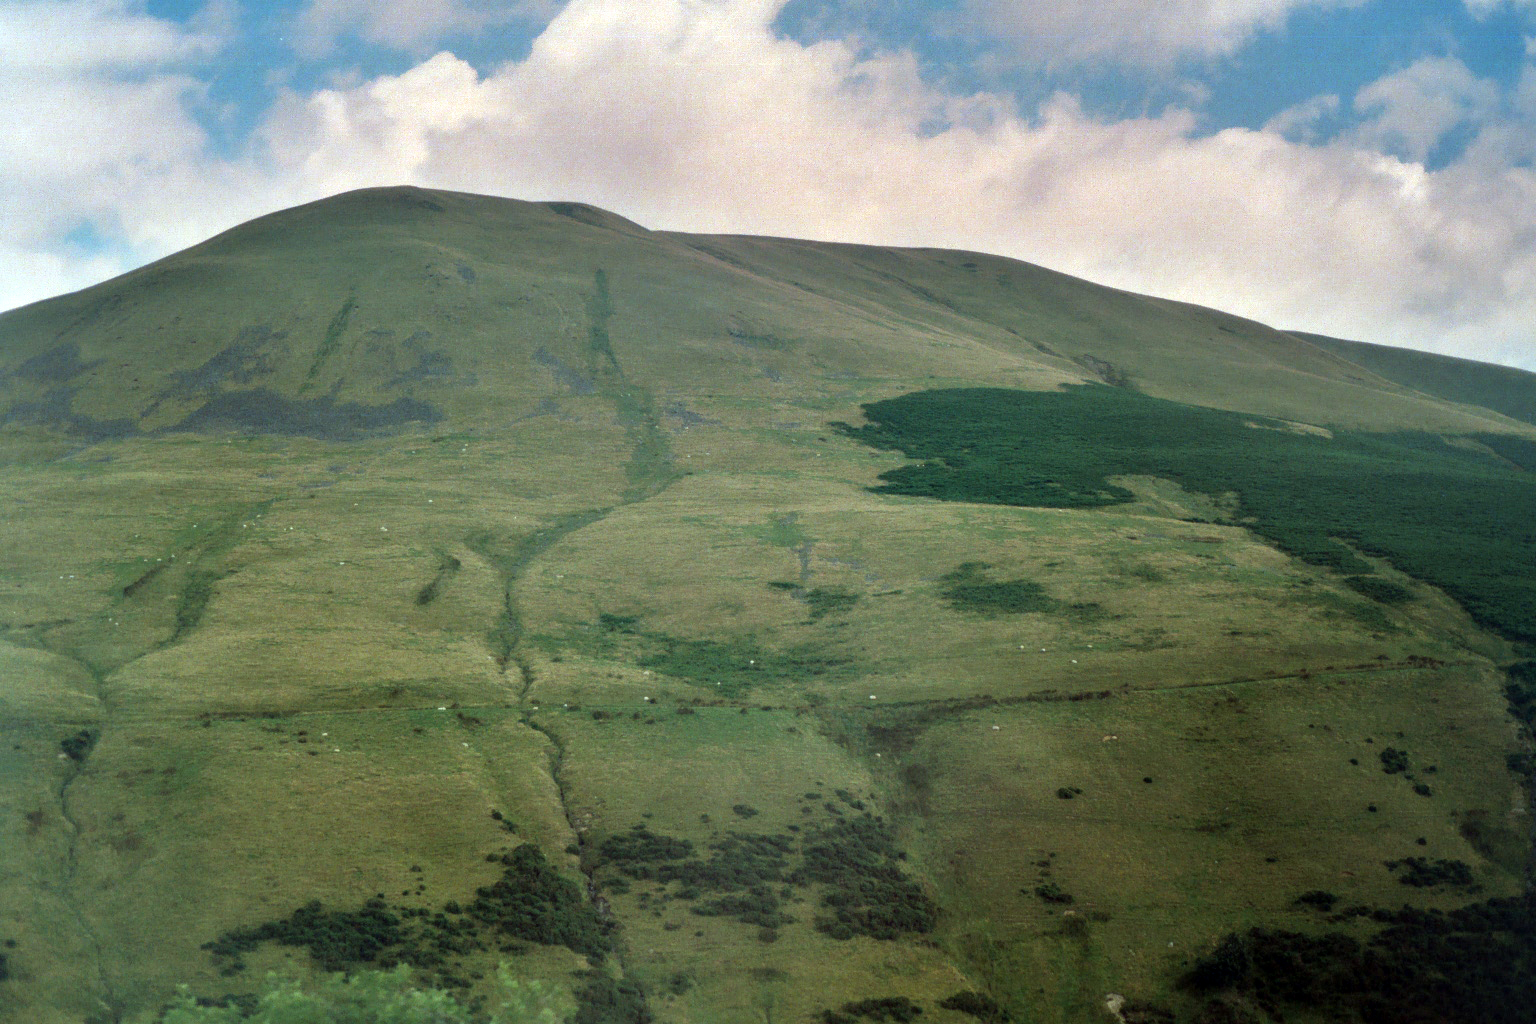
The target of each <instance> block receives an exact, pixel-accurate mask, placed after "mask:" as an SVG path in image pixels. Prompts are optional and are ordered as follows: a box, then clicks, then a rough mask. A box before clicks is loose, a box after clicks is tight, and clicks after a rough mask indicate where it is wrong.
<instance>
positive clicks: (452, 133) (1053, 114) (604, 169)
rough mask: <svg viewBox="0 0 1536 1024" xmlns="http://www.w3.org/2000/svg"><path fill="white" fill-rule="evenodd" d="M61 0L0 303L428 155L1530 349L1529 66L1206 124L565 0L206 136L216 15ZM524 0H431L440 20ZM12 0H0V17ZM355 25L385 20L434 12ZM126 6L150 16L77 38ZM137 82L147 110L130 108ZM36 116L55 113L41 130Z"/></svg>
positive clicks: (1508, 354)
mask: <svg viewBox="0 0 1536 1024" xmlns="http://www.w3.org/2000/svg"><path fill="white" fill-rule="evenodd" d="M26 6H27V7H28V8H33V7H35V6H36V5H32V4H28V5H26ZM57 6H59V7H61V8H62V7H69V8H72V9H89V10H90V11H92V12H93V13H94V15H95V16H96V17H97V19H98V20H97V21H96V22H93V23H92V24H93V25H99V29H93V30H92V32H94V33H95V34H96V37H99V38H93V40H88V39H85V38H83V37H84V36H86V35H88V34H89V33H85V32H78V33H76V34H75V35H76V39H75V42H76V44H77V45H78V48H79V52H80V53H81V56H79V57H78V58H77V63H76V64H74V65H71V64H69V63H68V62H67V61H63V62H50V63H49V64H48V66H47V67H38V68H33V69H28V68H22V69H20V70H17V69H15V68H14V67H13V66H11V65H9V64H7V63H5V62H3V61H0V67H3V68H4V70H3V71H0V88H5V87H9V88H8V90H7V91H8V92H9V93H10V94H11V95H12V96H14V97H16V98H17V99H16V102H19V103H21V104H24V105H28V106H26V107H25V109H26V110H28V111H30V112H31V113H30V114H29V115H28V116H27V117H24V118H13V117H12V116H11V115H6V120H5V122H4V123H3V124H0V198H3V199H4V200H5V202H4V204H3V207H0V237H4V238H5V239H6V240H5V241H4V242H0V262H5V263H6V264H8V265H10V266H13V267H14V266H26V267H28V268H30V269H29V271H28V272H27V273H24V274H9V275H6V277H5V280H4V282H3V286H0V287H3V288H4V289H5V290H4V291H3V292H0V306H6V305H13V304H15V303H17V302H20V301H25V300H29V299H33V298H38V297H41V296H42V295H43V294H48V293H51V292H53V291H58V290H62V289H64V288H67V287H74V286H80V285H84V284H87V283H91V282H92V281H94V280H97V279H99V278H100V277H102V276H105V273H104V270H105V269H107V268H106V267H105V266H104V265H105V264H108V263H111V262H112V260H113V259H116V260H118V261H119V262H121V263H123V264H124V266H123V267H120V268H119V269H126V265H131V264H132V263H133V262H136V261H142V259H144V258H147V257H148V256H151V255H159V254H162V253H164V252H168V251H171V250H173V249H175V248H179V247H181V246H184V245H187V244H190V243H192V242H194V241H197V240H198V239H200V238H202V237H205V236H206V235H207V234H210V233H212V232H214V231H216V230H220V229H222V228H225V227H228V226H230V225H232V224H233V223H236V222H238V221H240V220H244V219H247V218H248V217H250V216H253V215H255V214H257V213H260V212H264V211H266V210H270V209H273V208H277V207H280V206H284V205H289V204H292V203H297V202H302V201H307V200H310V199H314V198H319V197H321V196H324V195H328V194H332V193H334V192H338V191H342V190H345V189H349V188H356V187H360V186H364V185H374V184H395V183H413V184H419V185H424V186H430V187H441V188H451V189H457V190H464V191H478V192H487V193H492V194H501V195H509V196H515V197H519V198H530V199H553V198H562V199H576V200H582V201H586V202H591V203H594V204H597V205H600V206H604V207H607V208H610V209H613V210H615V211H616V212H619V213H622V214H624V215H625V216H628V217H630V218H632V219H635V220H638V221H640V222H641V223H643V224H646V225H648V226H651V227H657V228H671V229H677V230H691V231H732V232H752V233H766V234H777V235H796V236H804V237H813V238H824V239H842V240H856V241H865V242H874V243H884V244H899V245H928V246H945V247H956V248H969V249H978V250H983V251H988V252H995V253H1001V254H1004V255H1009V256H1015V257H1018V258H1021V259H1027V260H1030V261H1033V262H1038V263H1043V264H1045V265H1047V266H1051V267H1054V268H1057V269H1060V270H1064V271H1066V272H1068V273H1074V274H1079V275H1082V276H1084V277H1088V278H1090V279H1093V280H1097V281H1101V282H1104V283H1109V284H1113V285H1116V286H1119V287H1124V288H1130V289H1133V290H1137V291H1143V292H1149V293H1153V294H1158V295H1164V296H1169V297H1174V298H1180V299H1185V300H1188V301H1193V302H1198V303H1201V304H1205V305H1211V306H1216V307H1219V308H1223V309H1227V310H1229V311H1232V312H1236V313H1239V314H1242V315H1246V316H1250V317H1253V318H1255V319H1259V320H1262V321H1265V322H1267V323H1271V324H1274V325H1276V326H1281V327H1289V328H1295V329H1303V330H1314V331H1319V332H1321V333H1330V334H1335V335H1340V336H1345V337H1355V338H1361V339H1364V340H1370V341H1377V342H1383V343H1388V344H1399V345H1407V346H1412V347H1418V348H1425V349H1430V350H1435V351H1442V352H1450V353H1457V354H1466V355H1470V356H1473V357H1476V358H1484V359H1491V360H1495V361H1504V362H1510V363H1516V364H1522V365H1526V366H1528V367H1530V368H1532V369H1536V346H1533V338H1532V328H1531V325H1532V324H1536V174H1533V172H1532V169H1531V158H1532V155H1533V153H1536V69H1533V67H1531V66H1529V65H1528V66H1527V67H1526V69H1525V72H1524V77H1523V78H1522V79H1521V80H1520V82H1519V83H1518V84H1517V85H1516V86H1515V87H1513V88H1505V87H1501V86H1500V85H1498V84H1497V83H1494V82H1492V81H1489V80H1486V79H1482V78H1479V77H1478V75H1476V74H1475V73H1474V72H1473V71H1472V70H1470V69H1469V68H1468V67H1467V66H1466V65H1465V64H1463V63H1462V62H1460V61H1459V60H1457V59H1455V58H1453V57H1437V58H1428V59H1425V60H1423V61H1420V62H1417V63H1415V64H1413V65H1411V66H1409V67H1406V68H1402V69H1400V70H1398V71H1396V72H1393V73H1392V74H1389V75H1386V76H1384V77H1382V78H1381V79H1379V80H1378V81H1376V82H1374V83H1372V84H1371V85H1369V86H1368V87H1366V88H1364V89H1361V90H1359V91H1358V93H1357V94H1355V95H1353V96H1345V97H1338V96H1319V97H1316V98H1315V99H1314V100H1311V101H1308V102H1307V103H1304V104H1301V105H1298V106H1297V107H1296V108H1293V109H1292V110H1289V111H1286V112H1285V114H1284V115H1283V116H1281V117H1277V118H1275V119H1274V120H1272V121H1271V122H1270V123H1269V124H1267V125H1265V126H1264V127H1262V128H1259V129H1241V128H1231V129H1227V130H1224V131H1219V132H1216V133H1214V134H1212V133H1210V132H1208V131H1204V130H1202V129H1201V128H1200V125H1199V118H1198V117H1197V114H1196V112H1195V111H1193V110H1184V109H1177V108H1174V109H1169V110H1167V111H1165V112H1163V113H1161V114H1159V115H1157V116H1149V117H1143V118H1135V119H1128V120H1126V119H1122V120H1112V119H1107V118H1104V117H1097V116H1094V115H1092V114H1090V113H1089V112H1087V111H1086V110H1085V108H1084V106H1083V104H1082V103H1081V102H1079V101H1078V100H1077V99H1076V98H1074V97H1073V96H1071V95H1068V94H1065V93H1061V94H1057V95H1054V96H1052V97H1050V98H1049V99H1047V100H1046V101H1044V102H1043V103H1040V104H1038V105H1036V106H1033V107H1031V108H1028V109H1021V108H1020V107H1019V106H1018V104H1017V102H1016V100H1015V99H1013V98H1012V97H1011V96H1010V95H1008V94H1006V93H1003V92H988V91H974V90H972V91H965V90H956V89H953V88H949V87H946V86H944V85H942V84H936V83H934V82H933V81H931V80H930V79H929V78H927V77H925V74H924V69H923V68H922V66H921V64H920V62H919V60H918V59H917V58H916V57H915V56H914V55H913V54H912V53H911V52H908V51H906V50H901V49H898V50H891V51H880V50H878V49H871V48H870V47H869V46H868V45H867V44H866V43H863V42H856V41H854V40H852V39H840V38H828V39H823V40H820V41H816V42H812V43H802V42H797V41H794V40H791V39H787V38H784V37H782V36H781V35H779V34H778V33H777V32H776V31H775V29H774V25H775V19H776V17H777V16H778V14H779V13H780V11H781V9H782V8H783V6H784V5H783V2H782V0H648V2H646V3H644V4H639V3H626V2H620V0H572V2H570V3H568V4H566V5H565V6H564V7H562V8H560V9H559V10H558V11H557V12H556V11H552V12H551V13H550V14H549V15H548V16H549V18H550V20H549V21H548V24H547V26H545V27H544V28H543V30H542V31H541V32H540V33H539V34H538V36H537V38H536V39H535V40H534V41H533V44H532V47H531V49H530V50H529V51H528V53H527V56H526V57H525V58H524V59H521V60H516V61H510V62H507V63H504V64H501V65H499V66H494V67H489V68H482V69H479V70H477V69H476V67H474V66H472V65H471V64H470V63H468V62H467V61H466V60H464V59H461V58H460V57H459V56H456V55H455V54H453V53H451V52H447V51H444V52H438V53H435V54H432V55H431V56H428V57H424V58H422V59H420V60H419V61H417V62H415V63H413V64H412V65H411V66H410V67H409V69H408V70H405V71H404V72H403V73H400V74H394V75H375V76H372V77H358V78H357V79H356V80H355V81H353V82H352V83H351V84H349V85H346V86H336V87H332V88H323V89H310V90H297V89H294V90H289V91H285V92H282V93H281V94H279V95H278V96H277V98H276V99H275V101H274V102H273V103H272V104H271V106H270V108H269V109H268V110H267V111H266V113H265V115H264V116H263V118H262V120H261V123H260V124H259V126H258V127H257V129H256V130H255V132H254V133H253V134H252V136H251V140H250V142H249V144H248V146H247V147H246V149H245V150H244V151H242V152H239V153H237V154H235V155H233V156H229V155H222V156H221V155H218V154H215V153H214V152H212V151H211V149H210V147H209V145H208V142H207V136H206V128H205V127H203V126H202V123H201V122H200V121H199V119H198V118H197V117H195V116H194V114H195V113H196V112H197V110H198V105H199V103H201V102H203V98H202V94H201V92H200V85H199V81H198V78H197V76H196V75H195V74H194V73H190V72H189V71H188V70H187V69H188V66H189V64H190V65H195V64H196V62H197V61H198V60H199V59H206V58H207V56H208V55H211V54H215V53H216V52H217V51H218V48H219V46H220V45H221V42H220V40H221V37H220V35H219V32H218V30H217V19H216V18H213V17H212V16H211V15H210V20H209V22H208V24H209V25H210V26H212V27H205V28H195V27H188V26H181V27H177V26H171V25H167V24H165V23H161V22H157V21H156V20H155V19H153V18H149V17H148V16H147V15H145V14H143V13H142V12H141V11H138V10H137V9H136V8H134V7H133V6H132V5H130V4H127V3H126V2H117V3H112V2H108V0H91V2H89V3H80V4H62V3H60V4H58V5H57ZM518 6H519V5H511V4H502V5H492V4H478V3H470V2H469V0H440V2H438V0H432V2H427V3H424V5H423V6H422V10H423V11H425V12H426V13H425V14H423V18H424V19H426V20H428V21H432V19H436V20H435V21H433V22H432V23H433V24H438V25H439V27H441V25H442V24H447V23H452V24H458V22H457V21H456V20H455V19H460V18H470V17H486V18H490V17H491V15H492V14H493V13H494V14H496V16H497V17H500V16H502V15H504V14H506V13H507V12H508V11H511V10H512V9H513V8H514V7H518ZM984 6H985V7H988V8H989V11H987V12H983V11H982V7H984ZM1298 6H1301V4H1299V3H1296V2H1282V0H1252V2H1246V3H1245V2H1232V3H1216V2H1198V3H1197V2H1194V0H1189V2H1188V3H1182V4H1173V5H1153V4H1150V3H1146V2H1132V0H1116V2H1115V3H1111V4H1106V5H1101V8H1102V9H1100V8H1092V10H1091V13H1073V12H1081V11H1088V10H1090V8H1081V7H1078V6H1075V5H1074V6H1070V7H1069V6H1068V5H1066V4H1060V5H1053V4H1001V3H997V4H990V5H982V4H979V3H978V4H975V5H973V8H974V12H975V13H977V14H978V16H979V14H981V13H990V14H991V15H993V16H997V17H1002V16H1003V15H1005V14H1006V15H1009V16H1017V17H1023V16H1024V14H1023V13H1021V12H1025V13H1028V12H1032V13H1029V17H1040V18H1043V17H1045V16H1046V15H1047V14H1050V15H1051V17H1054V18H1057V22H1059V23H1060V25H1062V26H1065V28H1061V29H1060V31H1067V30H1068V29H1070V30H1071V31H1072V32H1076V33H1078V34H1079V35H1082V34H1083V33H1086V32H1087V31H1088V28H1091V27H1092V26H1093V25H1096V24H1099V22H1098V21H1095V19H1102V18H1106V17H1108V14H1107V13H1106V12H1110V11H1115V12H1119V14H1120V15H1123V16H1124V17H1127V18H1132V19H1134V18H1135V17H1137V16H1138V15H1141V16H1147V17H1150V18H1151V19H1152V21H1154V22H1155V21H1156V19H1157V17H1160V15H1159V14H1157V13H1156V12H1159V11H1162V10H1164V9H1165V7H1166V8H1168V9H1171V8H1172V7H1180V8H1181V9H1185V8H1187V9H1188V10H1187V11H1186V13H1190V12H1194V13H1201V14H1203V17H1204V21H1201V20H1200V19H1199V18H1194V19H1193V20H1191V21H1190V22H1188V23H1181V24H1183V26H1184V27H1183V28H1181V29H1180V30H1179V31H1180V32H1182V33H1183V34H1182V35H1179V36H1178V37H1177V38H1169V39H1168V40H1165V41H1164V42H1162V43H1160V44H1159V45H1160V46H1162V48H1163V52H1175V51H1177V50H1178V49H1179V48H1180V47H1185V48H1195V49H1198V50H1201V51H1202V52H1207V53H1213V52H1222V51H1223V48H1224V47H1231V46H1233V45H1236V44H1234V43H1233V42H1231V40H1233V39H1239V38H1241V36H1242V34H1243V33H1249V32H1252V31H1255V29H1256V27H1263V26H1267V25H1270V24H1273V23H1274V20H1275V19H1279V18H1283V17H1284V15H1285V13H1286V11H1287V10H1289V9H1292V8H1295V7H1298ZM493 8H494V11H493V10H492V9H493ZM15 9H16V8H15V5H7V4H0V38H3V36H4V31H3V28H4V25H5V24H6V23H5V21H4V18H5V17H6V16H7V14H13V13H14V11H15ZM1026 9H1027V10H1026ZM304 10H305V12H317V11H322V10H325V11H330V12H332V14H334V15H335V17H337V18H340V17H341V16H342V14H346V17H352V16H353V14H355V12H356V11H357V10H359V8H358V7H355V6H353V5H351V4H350V3H348V2H347V0H315V3H313V4H312V5H310V6H309V7H307V8H305V9H304ZM347 12H352V13H347ZM498 12H499V13H498ZM1052 12H1054V13H1052ZM1149 12H1151V13H1149ZM313 17H316V18H318V17H319V14H313ZM343 20H344V19H343ZM1176 20H1177V19H1172V20H1170V21H1168V23H1167V24H1169V25H1173V24H1174V22H1175V21H1176ZM1057 22H1051V24H1057ZM487 23H489V22H487ZM1019 23H1020V24H1023V22H1019ZM336 24H342V22H336ZM346 24H348V25H351V27H350V28H348V29H347V30H348V31H377V32H379V33H381V34H384V35H385V36H387V38H388V41H389V42H390V45H398V46H400V47H401V48H409V47H411V46H415V45H418V44H419V43H420V42H421V41H422V40H424V39H428V38H430V35H429V34H428V35H413V34H412V32H409V31H406V30H404V29H401V30H399V31H398V32H395V34H394V35H388V33H389V32H391V31H395V30H390V29H387V28H385V27H380V26H384V25H385V24H386V23H384V22H373V23H370V24H373V25H374V26H375V27H374V28H372V29H368V28H361V27H359V26H360V25H361V23H357V24H353V23H351V22H346ZM1148 24H1149V27H1150V29H1151V30H1152V33H1153V34H1154V35H1155V34H1156V32H1157V31H1160V30H1157V29H1156V27H1155V25H1151V23H1150V22H1149V23H1148ZM113 26H118V27H123V26H126V27H130V28H132V29H133V30H134V32H137V33H138V35H137V37H136V38H137V40H138V41H137V42H133V43H123V44H121V49H120V50H119V51H117V52H119V53H120V54H122V56H120V57H113V58H112V59H111V60H105V59H96V60H94V61H93V60H90V59H87V58H86V56H85V54H86V53H87V52H89V51H90V50H91V47H92V45H93V41H94V42H99V43H101V44H102V45H103V46H105V45H107V35H108V34H109V32H110V31H112V27H113ZM1085 26H1086V28H1085ZM1191 26H1194V27H1191ZM1200 26H1204V27H1203V28H1201V27H1200ZM1197 29H1198V30H1197ZM1168 31H1169V32H1173V29H1171V28H1170V29H1169V30H1168ZM320 34H321V35H323V33H320ZM1106 38H1109V37H1106ZM1126 45H1130V44H1126ZM103 52H106V51H103ZM1138 59H1139V58H1138ZM1341 109H1343V110H1347V111H1353V112H1355V114H1356V115H1357V116H1358V119H1359V124H1358V125H1357V126H1356V127H1355V128H1354V129H1352V130H1351V131H1349V132H1347V133H1344V134H1332V135H1329V134H1327V133H1321V132H1313V131H1310V130H1309V126H1312V125H1316V124H1317V123H1319V121H1320V119H1326V118H1329V117H1333V116H1336V115H1337V114H1338V112H1339V111H1340V110H1341ZM52 110H65V111H68V113H67V115H66V117H67V119H68V123H67V124H66V125H64V128H65V132H64V133H62V134H55V133H52V132H45V131H42V130H39V129H37V127H36V126H37V124H38V122H37V121H35V120H33V118H43V117H44V116H45V114H46V112H48V111H52ZM92 111H111V112H112V113H110V114H108V113H92ZM123 111H129V112H131V117H132V123H133V124H134V125H135V126H136V127H135V130H133V131H131V132H123V131H121V130H120V129H121V125H122V124H123V123H124V121H123V119H122V112H123ZM29 125H30V126H31V128H30V133H29ZM1458 132H1459V133H1463V134H1465V135H1470V138H1471V142H1470V143H1469V144H1468V145H1467V146H1466V147H1465V150H1464V152H1462V153H1461V155H1460V156H1459V157H1458V158H1457V159H1455V160H1453V161H1451V162H1449V163H1446V164H1445V165H1444V166H1439V167H1437V168H1436V169H1433V170H1431V169H1428V168H1427V167H1426V164H1425V163H1424V161H1425V158H1426V156H1427V155H1428V154H1430V153H1432V152H1434V151H1435V150H1436V148H1437V146H1439V145H1440V144H1441V142H1442V140H1443V139H1444V138H1446V137H1447V136H1448V135H1450V134H1452V133H1458ZM50 136H53V137H54V138H55V141H56V139H57V138H68V139H69V140H70V141H69V144H68V146H67V147H66V148H65V149H63V150H59V149H57V148H55V149H54V150H53V151H50V148H49V144H48V143H49V137H50ZM23 200H25V201H26V203H27V204H31V208H24V204H23V202H22V201H23ZM82 223H85V224H91V225H95V226H96V229H97V230H98V231H100V232H102V233H105V234H110V235H112V236H113V237H115V238H117V239H120V241H121V245H122V247H123V250H124V251H123V252H122V253H119V254H117V255H116V256H115V257H114V256H103V255H101V254H99V253H98V254H95V255H91V256H89V257H72V256H71V252H70V250H69V247H68V245H67V244H65V243H61V241H60V239H61V238H62V237H63V236H64V234H65V233H68V232H69V231H71V230H73V229H74V228H75V227H76V226H78V225H79V224H82Z"/></svg>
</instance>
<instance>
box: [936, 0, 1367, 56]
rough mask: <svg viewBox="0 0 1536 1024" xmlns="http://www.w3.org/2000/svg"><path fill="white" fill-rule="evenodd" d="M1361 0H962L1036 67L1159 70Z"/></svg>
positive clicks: (982, 24)
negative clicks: (1103, 65) (1303, 12)
mask: <svg viewBox="0 0 1536 1024" xmlns="http://www.w3.org/2000/svg"><path fill="white" fill-rule="evenodd" d="M1364 2H1365V0H1097V2H1093V3H1083V2H1081V0H966V3H965V8H964V10H965V18H966V20H968V21H969V23H970V25H971V26H972V28H973V30H975V31H977V32H979V33H981V34H983V35H985V36H987V37H989V38H993V39H1001V40H1003V41H1005V42H1006V43H1008V44H1010V45H1011V46H1013V47H1014V48H1015V49H1016V50H1017V51H1018V52H1019V53H1021V54H1023V55H1025V56H1027V57H1029V58H1031V59H1032V60H1035V61H1039V62H1042V63H1047V64H1050V63H1060V62H1074V61H1085V60H1099V59H1105V58H1108V59H1112V60H1120V61H1126V62H1130V63H1136V64H1147V65H1153V66H1162V65H1167V64H1169V63H1171V62H1172V61H1174V60H1176V59H1177V58H1180V57H1186V56H1195V57H1216V56H1223V55H1226V54H1230V53H1233V52H1234V51H1236V50H1237V49H1238V48H1239V47H1240V46H1241V45H1242V44H1243V43H1245V42H1247V41H1248V40H1249V39H1251V38H1252V37H1253V36H1254V35H1255V34H1257V33H1258V32H1261V31H1264V30H1266V29H1270V30H1272V29H1278V28H1280V27H1281V26H1283V25H1284V24H1285V22H1286V19H1287V18H1289V17H1290V15H1291V13H1292V12H1293V11H1297V10H1300V9H1303V8H1314V9H1326V8H1339V7H1357V6H1359V5H1360V4H1362V3H1364Z"/></svg>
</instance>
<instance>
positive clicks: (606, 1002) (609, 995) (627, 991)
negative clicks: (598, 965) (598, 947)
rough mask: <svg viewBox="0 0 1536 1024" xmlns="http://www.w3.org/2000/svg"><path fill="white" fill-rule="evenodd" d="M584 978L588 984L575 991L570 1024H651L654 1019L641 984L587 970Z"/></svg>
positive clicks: (628, 979) (629, 979)
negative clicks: (574, 1002)
mask: <svg viewBox="0 0 1536 1024" xmlns="http://www.w3.org/2000/svg"><path fill="white" fill-rule="evenodd" d="M583 977H585V978H586V979H587V983H586V984H585V985H583V986H582V987H581V988H579V989H577V990H576V1016H574V1017H572V1018H571V1024H651V1022H652V1021H653V1020H654V1019H655V1018H654V1017H652V1016H651V1010H650V1007H649V1006H648V1005H646V1001H645V988H644V987H643V986H642V985H641V984H640V983H639V982H638V981H635V980H633V979H631V978H625V979H623V980H616V979H614V978H611V977H609V976H608V975H606V974H604V973H603V972H602V971H587V972H585V974H584V975H583Z"/></svg>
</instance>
